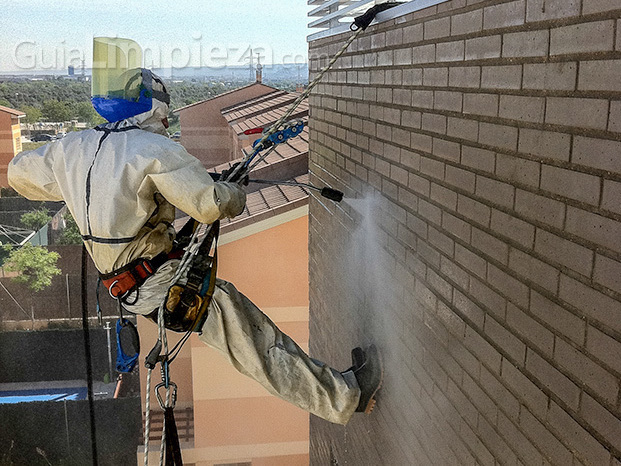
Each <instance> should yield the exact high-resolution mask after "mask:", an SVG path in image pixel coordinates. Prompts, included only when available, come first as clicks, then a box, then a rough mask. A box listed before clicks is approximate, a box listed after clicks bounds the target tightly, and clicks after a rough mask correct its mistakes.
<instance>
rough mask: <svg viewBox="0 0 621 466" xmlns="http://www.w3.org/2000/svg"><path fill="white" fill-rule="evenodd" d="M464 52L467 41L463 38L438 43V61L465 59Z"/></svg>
mask: <svg viewBox="0 0 621 466" xmlns="http://www.w3.org/2000/svg"><path fill="white" fill-rule="evenodd" d="M464 53H465V43H464V41H463V40H458V41H454V42H441V43H439V44H437V45H436V61H437V62H447V61H461V60H463V59H464ZM410 62H411V61H410Z"/></svg>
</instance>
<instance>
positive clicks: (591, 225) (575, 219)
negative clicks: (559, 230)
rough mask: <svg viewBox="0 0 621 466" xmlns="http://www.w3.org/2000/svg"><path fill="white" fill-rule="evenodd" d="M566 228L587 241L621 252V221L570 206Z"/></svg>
mask: <svg viewBox="0 0 621 466" xmlns="http://www.w3.org/2000/svg"><path fill="white" fill-rule="evenodd" d="M566 230H567V231H568V232H569V233H572V234H574V235H576V236H579V237H581V238H584V239H586V240H587V241H591V242H593V243H595V244H597V245H601V246H603V247H607V248H610V249H612V250H613V251H617V252H621V242H620V241H619V238H621V222H618V221H616V220H613V219H610V218H606V217H603V216H601V215H597V214H594V213H591V212H587V211H584V210H581V209H577V208H575V207H571V206H569V207H568V208H567V226H566Z"/></svg>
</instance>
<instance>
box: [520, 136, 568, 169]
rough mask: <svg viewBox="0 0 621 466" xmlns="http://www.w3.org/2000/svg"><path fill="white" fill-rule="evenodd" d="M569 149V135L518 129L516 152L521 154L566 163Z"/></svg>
mask: <svg viewBox="0 0 621 466" xmlns="http://www.w3.org/2000/svg"><path fill="white" fill-rule="evenodd" d="M570 147H571V136H570V135H569V134H564V133H554V132H550V131H540V130H535V129H526V128H520V135H519V144H518V150H519V151H520V152H522V153H525V154H530V155H535V156H538V157H544V158H550V159H555V160H562V161H566V162H567V161H569V149H570Z"/></svg>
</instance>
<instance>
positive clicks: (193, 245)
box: [144, 2, 400, 466]
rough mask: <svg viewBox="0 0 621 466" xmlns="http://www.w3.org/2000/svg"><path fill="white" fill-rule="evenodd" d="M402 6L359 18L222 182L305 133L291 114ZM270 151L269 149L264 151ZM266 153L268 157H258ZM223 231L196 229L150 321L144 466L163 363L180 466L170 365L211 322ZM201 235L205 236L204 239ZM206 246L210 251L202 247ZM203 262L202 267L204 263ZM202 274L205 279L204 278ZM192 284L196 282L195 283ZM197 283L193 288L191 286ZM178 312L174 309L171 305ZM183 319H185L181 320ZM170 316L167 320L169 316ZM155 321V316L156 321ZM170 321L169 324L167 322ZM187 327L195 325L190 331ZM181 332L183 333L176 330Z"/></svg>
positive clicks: (167, 411) (173, 461)
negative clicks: (172, 340) (174, 336)
mask: <svg viewBox="0 0 621 466" xmlns="http://www.w3.org/2000/svg"><path fill="white" fill-rule="evenodd" d="M399 4H400V3H396V2H388V3H384V4H380V5H376V6H374V7H372V8H371V9H370V10H368V11H367V12H366V13H365V14H364V15H362V16H360V17H358V18H356V19H355V20H354V23H353V24H352V31H354V33H353V34H352V35H351V37H350V38H349V39H348V40H347V41H346V42H345V44H344V45H343V46H342V48H341V49H340V50H339V51H338V52H337V53H336V54H335V55H334V56H333V57H332V59H331V60H330V62H329V63H328V64H327V65H326V66H325V67H324V68H323V69H322V70H321V71H320V72H319V73H318V74H317V76H316V77H315V79H313V81H311V82H310V83H309V85H308V86H307V88H306V89H305V90H304V92H302V93H301V94H300V95H299V96H298V98H297V99H296V100H295V101H294V102H293V103H292V104H291V106H290V107H289V108H288V109H287V110H286V111H285V113H284V114H283V115H282V116H281V117H280V118H279V119H278V120H277V121H276V122H275V123H274V124H272V125H271V126H270V127H269V128H267V129H263V128H261V129H259V128H255V129H253V130H250V132H248V133H246V134H259V133H261V134H262V136H261V138H260V139H258V140H257V141H256V142H255V143H254V144H253V147H252V150H251V152H250V153H249V154H245V156H244V158H243V159H242V161H241V162H240V163H239V164H237V165H234V166H233V167H231V169H230V170H229V171H228V172H227V173H226V174H223V175H224V176H223V177H222V178H221V180H222V181H228V182H243V180H245V179H246V178H247V176H248V174H249V173H250V171H251V170H252V169H253V168H254V167H255V166H256V165H257V164H258V163H260V162H261V161H263V160H265V158H266V157H267V156H268V155H269V154H270V153H271V152H272V151H273V150H274V149H275V148H276V146H277V145H278V144H280V143H283V142H285V141H287V140H289V139H291V138H292V137H295V136H297V135H298V134H300V133H301V132H302V130H303V129H304V123H303V122H302V121H301V120H293V121H289V119H290V118H291V115H292V114H293V112H294V111H295V109H296V108H297V107H298V106H299V105H300V104H301V103H302V101H304V100H305V99H306V98H308V97H309V95H310V94H311V92H312V91H313V89H314V88H315V87H316V86H317V84H319V82H320V81H321V80H322V78H323V77H324V75H325V74H326V73H327V72H328V71H329V70H330V69H331V68H332V67H333V66H334V64H335V63H336V61H337V60H338V59H339V58H340V57H341V56H342V55H343V54H344V53H345V51H346V50H347V49H348V48H349V46H350V45H351V44H352V42H353V41H354V40H356V39H357V38H358V36H359V35H360V34H361V33H362V32H363V31H364V30H366V29H367V27H368V26H369V25H370V24H371V22H372V21H373V19H374V18H375V16H376V15H377V14H378V13H379V12H381V11H384V10H387V9H388V8H392V7H394V6H396V5H399ZM266 149H267V150H266ZM263 151H265V153H264V154H261V155H259V154H260V153H261V152H263ZM308 186H309V187H311V188H313V189H319V188H316V187H314V186H312V185H308ZM324 189H327V190H326V191H325V194H327V196H326V197H328V198H330V196H332V197H333V198H334V200H336V199H337V198H338V199H339V201H340V199H342V193H340V192H339V191H336V190H332V189H331V188H324ZM218 230H219V222H215V223H213V224H211V225H207V226H206V230H205V231H204V232H201V228H197V227H196V226H195V227H194V228H193V233H192V235H191V238H190V241H189V242H188V243H187V246H186V247H185V253H184V254H183V257H182V258H181V261H180V263H179V266H178V267H177V270H176V272H175V276H174V277H173V279H172V281H171V284H172V285H171V288H170V289H169V292H168V293H167V295H166V297H165V298H164V299H163V300H162V303H161V305H160V306H159V308H158V310H157V313H154V315H153V316H152V318H153V319H154V320H155V319H156V320H157V323H158V331H159V332H158V340H157V342H156V344H155V346H154V348H153V349H152V350H151V352H150V353H149V355H148V356H147V358H146V360H145V366H146V367H147V370H148V371H147V385H146V399H145V405H146V406H145V429H144V465H145V466H148V464H149V435H150V420H151V379H152V372H153V370H154V369H155V367H156V365H157V364H158V363H159V364H160V372H161V375H162V382H161V383H159V384H158V385H156V387H155V393H156V395H157V400H158V403H159V405H160V407H161V408H162V410H163V411H164V429H163V432H162V442H161V446H160V466H161V465H164V464H166V466H169V465H174V466H176V465H181V464H182V463H181V451H180V449H179V438H178V435H177V431H176V426H175V421H174V415H173V410H174V407H175V403H176V392H177V386H176V385H175V384H174V383H173V382H171V381H170V371H169V366H170V363H171V362H172V361H173V360H174V358H175V357H176V356H177V355H178V354H179V351H180V350H181V347H182V346H183V344H184V343H185V342H186V341H187V339H188V338H189V336H190V335H191V333H192V331H193V330H199V329H200V328H201V327H202V324H203V322H204V320H205V319H206V317H207V308H208V305H209V301H210V298H211V294H212V293H213V289H214V287H215V275H216V269H217V253H216V248H217V236H218ZM201 233H202V236H201ZM205 243H207V246H203V245H204V244H205ZM207 250H213V253H212V254H205V251H207ZM201 258H203V260H204V263H202V264H201V262H202V261H201ZM195 260H198V262H199V264H198V265H197V266H194V264H193V263H194V261H195ZM208 269H210V273H209V279H208V280H206V279H205V278H204V277H205V276H206V275H205V273H206V271H207V270H208ZM201 274H203V275H201ZM185 276H187V278H188V285H186V287H185V289H183V290H181V291H179V290H177V291H176V290H175V287H176V286H178V284H179V283H180V280H181V279H182V278H183V277H185ZM198 276H200V277H201V278H202V280H203V281H202V286H201V291H203V290H204V292H205V295H204V297H203V299H202V300H200V299H197V298H201V293H200V292H198V293H197V290H199V287H198V286H197V285H196V283H198V282H199V281H200V280H196V279H195V277H198ZM192 280H194V281H192ZM191 281H192V283H194V284H192V285H190V283H191ZM188 289H189V290H190V291H187V290H188ZM177 299H178V303H177V304H179V303H181V308H180V309H181V311H180V312H179V313H178V314H177V313H176V311H173V312H171V311H170V310H169V309H170V305H171V303H173V302H174V301H175V300H177ZM173 308H174V309H176V308H177V307H176V306H173ZM182 314H183V315H182ZM167 315H168V317H167ZM171 315H175V319H179V318H181V322H178V321H177V320H173V321H171ZM156 316H157V317H156ZM167 319H168V320H167ZM188 322H191V325H189V326H188ZM167 324H168V325H172V326H176V325H179V326H180V327H179V328H180V329H182V330H181V331H186V334H185V335H184V337H183V338H182V339H181V340H180V341H179V343H177V345H176V346H175V347H174V348H173V349H172V351H170V352H169V349H168V340H167V336H166V328H167ZM178 331H179V330H178ZM163 390H165V396H164V397H162V395H161V393H160V392H161V391H163Z"/></svg>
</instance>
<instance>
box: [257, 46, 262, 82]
mask: <svg viewBox="0 0 621 466" xmlns="http://www.w3.org/2000/svg"><path fill="white" fill-rule="evenodd" d="M257 62H258V64H257V73H256V74H257V83H259V84H261V83H262V82H263V65H262V64H261V55H260V54H258V53H257Z"/></svg>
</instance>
